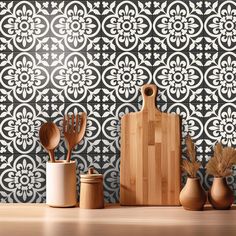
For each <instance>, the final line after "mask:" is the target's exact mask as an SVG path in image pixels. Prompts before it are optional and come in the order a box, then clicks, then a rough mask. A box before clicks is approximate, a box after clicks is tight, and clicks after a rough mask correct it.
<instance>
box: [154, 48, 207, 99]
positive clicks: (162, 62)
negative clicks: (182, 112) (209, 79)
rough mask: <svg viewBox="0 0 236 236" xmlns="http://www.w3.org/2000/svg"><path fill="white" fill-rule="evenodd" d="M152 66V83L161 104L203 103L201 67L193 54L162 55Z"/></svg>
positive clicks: (175, 53)
mask: <svg viewBox="0 0 236 236" xmlns="http://www.w3.org/2000/svg"><path fill="white" fill-rule="evenodd" d="M154 65H155V66H154V69H153V71H154V72H153V82H154V83H155V84H156V85H157V86H158V90H159V100H160V101H161V102H185V103H186V102H199V103H201V102H203V97H202V91H203V67H202V63H201V62H200V61H199V60H197V59H196V58H195V56H194V54H192V53H191V52H189V53H188V52H184V53H183V52H174V53H170V52H169V53H164V54H162V55H161V56H158V57H157V59H156V60H155V64H154Z"/></svg>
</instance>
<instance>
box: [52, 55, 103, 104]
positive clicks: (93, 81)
mask: <svg viewBox="0 0 236 236" xmlns="http://www.w3.org/2000/svg"><path fill="white" fill-rule="evenodd" d="M51 68H52V72H51V83H52V92H53V94H54V95H55V96H56V97H57V98H58V99H59V100H60V102H72V103H73V102H83V103H84V102H100V97H99V95H100V94H99V92H100V90H99V87H100V83H101V69H100V68H99V65H97V64H96V65H95V64H94V63H92V62H91V61H90V59H89V57H88V54H87V53H81V52H71V53H66V55H63V58H62V61H61V63H60V64H58V65H57V66H53V67H51ZM93 99H95V100H93Z"/></svg>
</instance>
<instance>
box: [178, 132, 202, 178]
mask: <svg viewBox="0 0 236 236" xmlns="http://www.w3.org/2000/svg"><path fill="white" fill-rule="evenodd" d="M186 146H187V159H186V160H183V161H182V170H183V171H184V172H186V173H187V174H188V176H189V177H190V178H196V177H197V172H198V170H199V168H200V166H201V163H200V162H198V161H197V158H196V150H195V145H194V143H193V141H192V138H191V136H190V135H189V134H188V135H187V137H186Z"/></svg>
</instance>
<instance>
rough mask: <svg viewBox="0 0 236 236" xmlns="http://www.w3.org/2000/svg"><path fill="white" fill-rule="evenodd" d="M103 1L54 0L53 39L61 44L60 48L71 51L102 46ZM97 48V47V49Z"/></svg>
mask: <svg viewBox="0 0 236 236" xmlns="http://www.w3.org/2000/svg"><path fill="white" fill-rule="evenodd" d="M100 4H101V2H99V1H96V2H93V1H91V2H89V1H70V2H65V1H53V2H51V7H52V12H51V16H52V20H51V22H50V25H51V30H52V35H53V36H52V38H51V39H52V41H53V42H54V43H56V41H57V42H58V43H59V44H61V45H59V48H61V49H62V50H63V51H64V50H69V51H82V50H83V51H90V50H97V49H99V48H100V46H99V44H97V43H98V42H99V40H100V38H101V24H100V22H101V12H100ZM96 48H97V49H96Z"/></svg>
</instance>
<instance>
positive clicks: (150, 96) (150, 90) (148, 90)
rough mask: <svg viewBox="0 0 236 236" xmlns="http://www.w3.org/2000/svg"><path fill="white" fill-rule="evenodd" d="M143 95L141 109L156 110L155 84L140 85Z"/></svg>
mask: <svg viewBox="0 0 236 236" xmlns="http://www.w3.org/2000/svg"><path fill="white" fill-rule="evenodd" d="M141 93H142V97H143V107H142V111H143V110H150V109H151V110H152V109H153V110H158V109H157V108H156V104H155V101H156V96H157V86H156V85H155V84H145V85H143V86H142V87H141Z"/></svg>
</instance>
